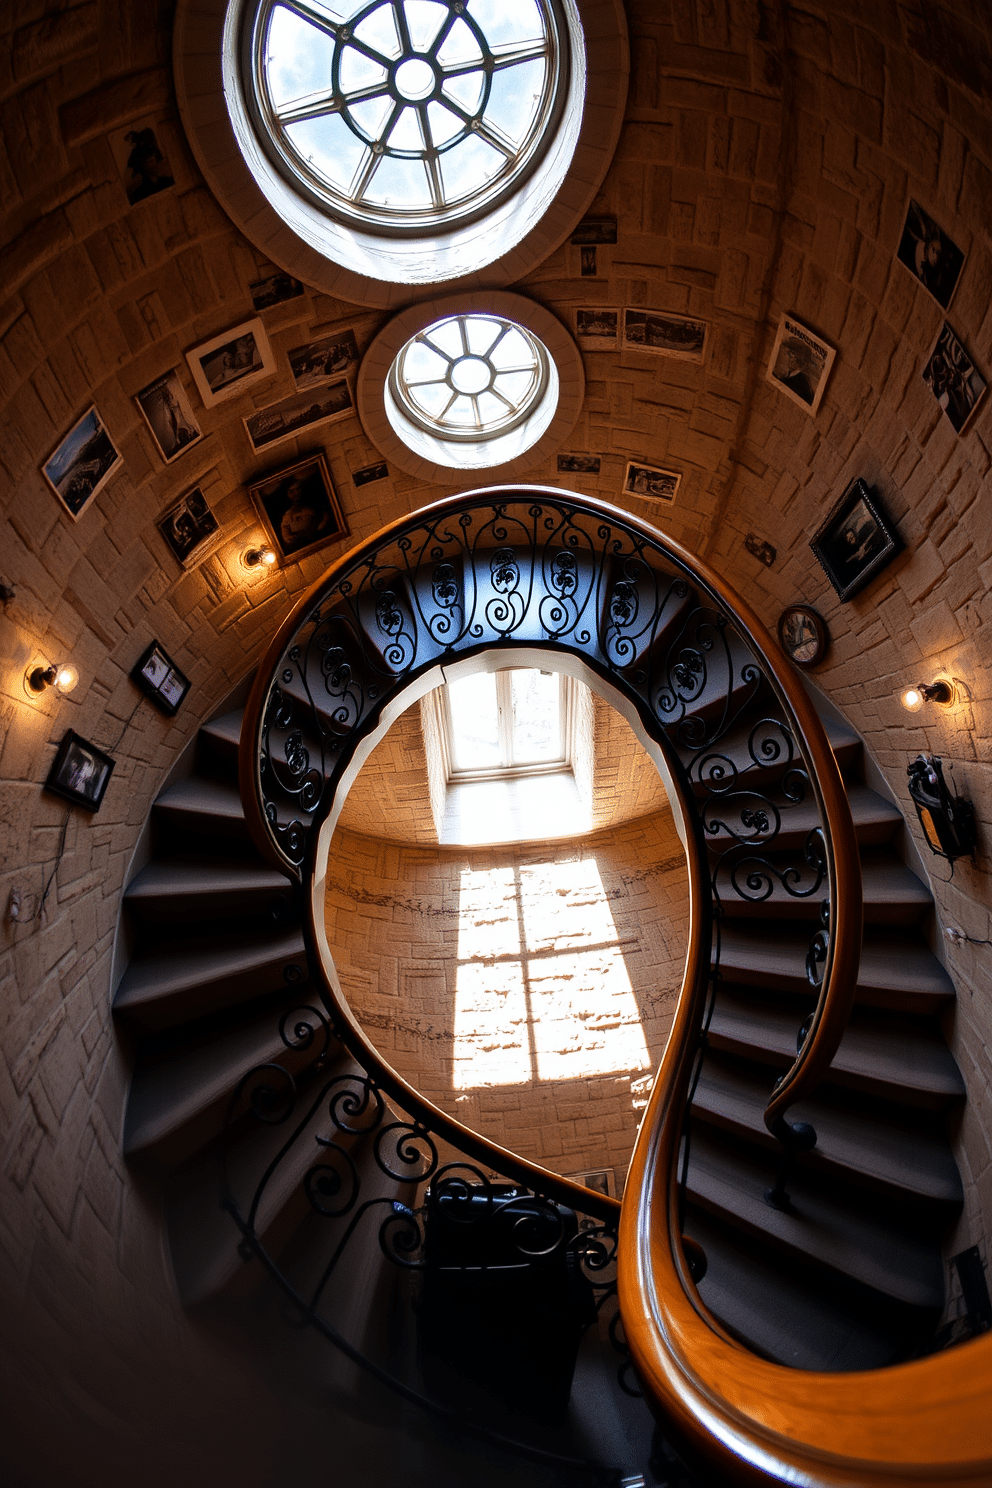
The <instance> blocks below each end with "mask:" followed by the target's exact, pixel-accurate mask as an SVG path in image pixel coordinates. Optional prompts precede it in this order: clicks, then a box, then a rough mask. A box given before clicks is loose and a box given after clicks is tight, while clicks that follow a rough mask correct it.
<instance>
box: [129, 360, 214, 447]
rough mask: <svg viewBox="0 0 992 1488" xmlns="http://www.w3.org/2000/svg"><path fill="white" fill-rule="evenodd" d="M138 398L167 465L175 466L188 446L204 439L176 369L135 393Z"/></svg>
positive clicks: (137, 401) (136, 399) (138, 403)
mask: <svg viewBox="0 0 992 1488" xmlns="http://www.w3.org/2000/svg"><path fill="white" fill-rule="evenodd" d="M134 401H135V403H137V405H138V407H139V408H140V409H141V412H142V415H143V417H144V420H145V423H146V424H147V425H148V427H149V429H150V430H151V431H152V438H153V439H154V441H155V443H156V445H157V446H158V452H159V454H160V455H161V457H162V459H163V460H164V461H165V463H166V465H171V463H172V461H173V460H177V459H178V458H179V456H180V455H182V454H185V452H186V451H187V450H188V449H192V448H193V445H194V444H196V442H197V440H199V439H202V438H203V432H202V430H201V428H200V426H199V424H198V423H197V422H196V418H195V417H194V414H193V409H192V406H191V404H190V401H189V399H188V398H187V396H186V389H185V388H184V387H183V385H182V383H181V382H180V381H179V373H178V371H176V370H175V368H174V369H173V370H172V371H171V372H166V374H165V376H164V377H157V378H156V379H155V381H154V382H150V383H149V384H148V386H147V387H146V388H142V389H141V392H140V393H136V394H135V398H134Z"/></svg>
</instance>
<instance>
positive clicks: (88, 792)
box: [45, 729, 117, 811]
mask: <svg viewBox="0 0 992 1488" xmlns="http://www.w3.org/2000/svg"><path fill="white" fill-rule="evenodd" d="M116 763H117V761H116V760H113V759H111V757H110V755H109V754H104V752H103V750H102V749H97V747H96V745H95V744H91V743H90V742H89V740H88V739H82V738H80V736H79V734H77V733H74V732H73V730H72V729H70V730H69V732H68V733H67V734H66V736H65V738H64V739H63V740H62V743H61V744H60V745H59V752H58V754H57V755H56V756H55V760H54V762H53V764H52V768H51V769H50V770H49V772H48V779H47V780H46V781H45V789H46V790H49V791H52V792H54V794H55V795H57V796H62V797H63V798H64V799H65V800H66V801H71V802H72V804H73V805H74V806H84V807H85V808H86V810H87V811H99V809H100V803H101V801H102V800H103V797H104V795H105V793H106V790H107V786H108V785H109V784H110V777H111V775H112V774H113V772H114V765H115V764H116Z"/></svg>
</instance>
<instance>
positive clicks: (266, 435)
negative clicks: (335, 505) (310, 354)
mask: <svg viewBox="0 0 992 1488" xmlns="http://www.w3.org/2000/svg"><path fill="white" fill-rule="evenodd" d="M354 409H355V404H354V400H353V399H352V396H351V389H350V388H349V386H348V384H347V382H345V381H344V380H343V379H342V381H341V382H332V383H331V384H330V385H329V386H328V387H322V388H314V389H313V390H312V391H311V392H306V393H294V394H293V395H292V397H290V398H283V400H282V402H281V403H271V404H270V405H269V407H268V408H260V409H259V410H258V412H257V413H253V414H250V415H249V417H248V418H246V419H245V421H244V423H245V429H246V430H247V432H248V439H249V442H250V444H251V447H252V450H253V451H254V453H255V454H256V455H257V454H259V453H260V452H261V451H262V450H265V449H268V448H269V445H270V444H279V442H280V441H281V440H283V439H292V438H293V436H294V435H295V434H299V433H301V432H302V431H303V430H304V429H315V428H316V427H317V425H318V424H331V423H334V422H335V421H336V420H337V419H343V418H347V417H348V415H349V414H350V413H353V412H354Z"/></svg>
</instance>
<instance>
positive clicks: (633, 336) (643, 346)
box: [623, 310, 706, 362]
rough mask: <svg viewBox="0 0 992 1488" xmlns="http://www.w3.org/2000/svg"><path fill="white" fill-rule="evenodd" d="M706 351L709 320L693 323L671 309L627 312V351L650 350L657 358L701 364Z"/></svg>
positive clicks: (625, 317) (625, 325) (624, 324)
mask: <svg viewBox="0 0 992 1488" xmlns="http://www.w3.org/2000/svg"><path fill="white" fill-rule="evenodd" d="M705 348H706V321H705V320H689V319H688V318H687V317H686V316H684V315H670V314H669V313H668V311H667V310H625V311H624V312H623V350H624V351H650V352H651V353H652V354H653V355H655V356H667V357H677V358H678V359H679V360H680V361H683V362H701V361H702V360H703V352H704V350H705Z"/></svg>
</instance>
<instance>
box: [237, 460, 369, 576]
mask: <svg viewBox="0 0 992 1488" xmlns="http://www.w3.org/2000/svg"><path fill="white" fill-rule="evenodd" d="M248 494H249V495H250V496H251V499H252V501H253V502H254V503H255V509H256V511H257V512H258V515H259V516H260V517H261V519H262V523H263V525H264V527H265V530H266V532H267V533H268V534H269V537H270V538H271V539H272V542H273V545H274V547H275V549H276V552H277V553H280V554H281V555H282V557H283V558H293V559H296V558H303V557H304V556H305V555H306V554H307V553H313V552H316V550H317V549H318V548H322V547H323V546H324V544H325V543H329V542H336V541H337V540H338V539H339V538H342V537H347V535H348V524H347V523H346V522H345V519H344V515H343V513H342V511H341V506H340V503H339V502H338V498H337V495H336V493H335V490H334V486H333V483H332V481H331V475H330V471H329V470H328V468H327V462H326V460H325V459H324V456H323V455H309V456H308V457H307V458H306V459H305V460H299V461H297V463H296V464H295V465H288V466H287V467H286V468H285V469H284V470H277V471H276V472H275V473H274V474H273V475H269V476H266V478H265V479H264V480H260V481H256V483H255V484H254V485H253V486H249V487H248Z"/></svg>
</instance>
